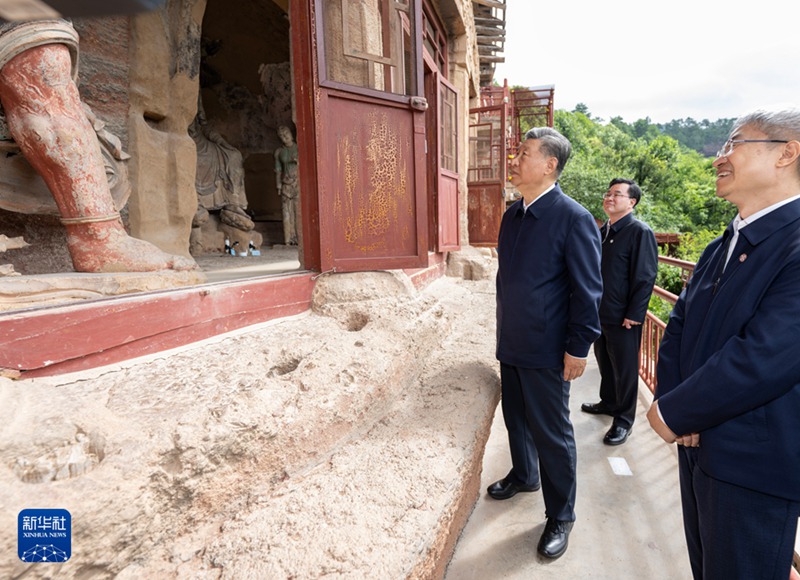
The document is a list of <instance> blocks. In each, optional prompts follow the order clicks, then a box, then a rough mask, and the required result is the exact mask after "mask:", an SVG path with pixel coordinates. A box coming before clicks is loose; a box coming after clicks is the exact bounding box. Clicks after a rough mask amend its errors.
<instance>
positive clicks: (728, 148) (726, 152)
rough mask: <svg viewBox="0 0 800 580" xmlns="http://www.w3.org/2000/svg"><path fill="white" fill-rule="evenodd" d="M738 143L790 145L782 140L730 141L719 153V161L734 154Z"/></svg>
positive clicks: (726, 142)
mask: <svg viewBox="0 0 800 580" xmlns="http://www.w3.org/2000/svg"><path fill="white" fill-rule="evenodd" d="M737 143H788V141H782V140H781V139H728V140H727V141H725V144H724V145H723V146H722V148H721V149H720V150H719V151H717V159H719V158H720V157H727V156H728V155H730V154H731V153H733V147H734V145H736V144H737Z"/></svg>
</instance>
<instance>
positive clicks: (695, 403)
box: [647, 107, 800, 579]
mask: <svg viewBox="0 0 800 580" xmlns="http://www.w3.org/2000/svg"><path fill="white" fill-rule="evenodd" d="M799 139H800V109H798V108H794V107H792V108H786V109H783V110H758V111H755V112H753V113H750V114H747V115H745V116H743V117H740V118H739V119H738V120H737V121H736V123H735V124H734V127H733V129H732V132H731V138H730V139H729V140H728V141H727V142H726V143H725V145H723V147H722V149H721V150H720V151H719V153H717V158H716V160H715V161H714V167H715V168H716V171H717V195H718V196H719V197H722V198H723V199H726V200H728V201H730V202H731V203H732V204H734V205H735V206H736V207H737V208H738V210H739V213H738V215H737V216H736V218H735V219H734V220H733V222H732V223H731V224H730V225H729V226H728V228H727V229H726V230H725V233H724V234H723V235H722V236H721V237H720V238H717V239H716V240H714V241H713V242H711V244H709V246H708V247H707V248H706V249H705V251H704V252H703V254H702V256H700V259H699V261H698V262H697V265H696V267H695V270H694V274H693V276H692V278H691V280H690V282H689V285H688V286H687V288H686V289H685V290H684V291H683V293H682V294H681V296H680V298H679V300H678V303H677V304H676V305H675V308H674V310H673V312H672V314H671V315H670V318H669V323H668V324H667V328H666V331H665V334H664V340H663V342H662V343H661V348H660V351H659V361H658V367H657V378H658V388H657V389H656V394H655V401H654V402H653V404H652V406H651V408H650V410H649V411H648V414H647V417H648V420H649V421H650V424H651V426H652V427H653V429H655V431H656V432H657V433H658V434H659V435H660V436H661V437H662V438H663V439H664V440H665V441H667V442H668V443H672V442H675V443H678V445H680V447H679V453H678V461H679V473H680V481H681V499H682V505H683V520H684V529H685V533H686V540H687V544H688V548H689V559H690V561H691V565H692V572H693V573H694V576H695V578H726V579H727V578H748V579H751V578H780V579H785V578H786V577H787V575H788V573H789V567H790V565H791V561H792V553H793V550H794V542H795V533H796V530H797V518H798V516H800V322H799V321H800V318H799V317H798V308H800V161H798V159H800V141H798V140H799Z"/></svg>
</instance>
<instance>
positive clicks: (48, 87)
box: [0, 20, 197, 272]
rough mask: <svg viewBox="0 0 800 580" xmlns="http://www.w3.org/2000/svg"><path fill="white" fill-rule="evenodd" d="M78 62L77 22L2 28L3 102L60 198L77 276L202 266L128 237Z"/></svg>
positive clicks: (21, 141)
mask: <svg viewBox="0 0 800 580" xmlns="http://www.w3.org/2000/svg"><path fill="white" fill-rule="evenodd" d="M77 62H78V34H77V32H76V31H75V29H74V28H73V27H72V25H71V24H70V23H69V22H66V21H63V20H42V21H35V22H10V23H3V24H2V25H0V104H2V109H3V112H4V114H5V118H6V122H7V125H8V130H9V132H10V134H11V137H13V139H14V140H15V141H16V144H17V145H18V146H19V148H20V150H21V151H22V153H23V155H24V156H25V158H26V160H27V161H28V162H29V163H30V165H31V166H32V167H33V168H34V169H35V170H36V171H37V172H38V173H39V174H40V175H41V177H42V179H43V180H44V181H45V183H46V184H47V187H48V188H49V190H50V193H51V194H52V196H53V198H54V199H55V202H56V205H57V207H58V213H59V215H60V216H61V222H62V223H63V224H64V226H65V228H66V230H67V246H68V249H69V253H70V256H71V258H72V263H73V266H74V268H75V270H76V271H78V272H147V271H157V270H164V269H175V270H189V269H194V268H196V267H197V265H196V263H195V262H194V260H192V259H191V258H185V257H182V256H175V255H170V254H167V253H165V252H162V251H161V250H159V249H158V248H157V247H155V246H154V245H152V244H150V243H149V242H145V241H144V240H139V239H136V238H133V237H131V236H129V235H128V233H127V232H126V230H125V227H124V226H123V224H122V220H121V218H120V214H119V211H118V209H117V207H116V206H115V204H114V199H113V197H112V194H111V191H110V189H109V183H108V180H107V177H106V170H105V163H104V159H103V154H102V153H101V147H100V146H99V140H98V135H99V132H97V131H96V127H93V125H92V122H90V120H89V119H88V118H87V113H86V112H85V111H84V108H83V106H82V103H81V101H80V95H79V93H78V87H77V85H76V84H75V78H76V77H77ZM101 130H102V128H101Z"/></svg>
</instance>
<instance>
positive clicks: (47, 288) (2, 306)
mask: <svg viewBox="0 0 800 580" xmlns="http://www.w3.org/2000/svg"><path fill="white" fill-rule="evenodd" d="M203 282H205V274H204V273H203V272H201V271H200V270H192V271H188V272H176V271H173V270H163V271H160V272H131V273H122V274H82V273H78V272H75V273H70V274H42V275H38V276H9V277H0V312H2V311H8V310H17V309H22V308H32V307H38V306H53V305H63V304H68V303H76V302H82V301H85V300H95V299H97V298H106V297H109V296H121V295H124V294H136V293H139V292H150V291H153V290H167V289H170V288H180V287H183V286H192V285H195V284H202V283H203Z"/></svg>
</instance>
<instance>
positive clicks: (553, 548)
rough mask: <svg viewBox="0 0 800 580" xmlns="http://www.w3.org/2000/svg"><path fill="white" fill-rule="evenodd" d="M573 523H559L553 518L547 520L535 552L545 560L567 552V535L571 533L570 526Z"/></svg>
mask: <svg viewBox="0 0 800 580" xmlns="http://www.w3.org/2000/svg"><path fill="white" fill-rule="evenodd" d="M574 523H575V522H560V521H558V520H554V519H553V518H547V523H546V524H545V525H544V532H543V533H542V537H541V538H540V539H539V546H538V547H537V548H536V551H537V552H539V553H540V554H541V555H542V556H544V557H545V558H551V559H555V558H559V557H561V556H562V555H563V554H564V552H566V551H567V544H569V533H570V532H571V531H572V524H574Z"/></svg>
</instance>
